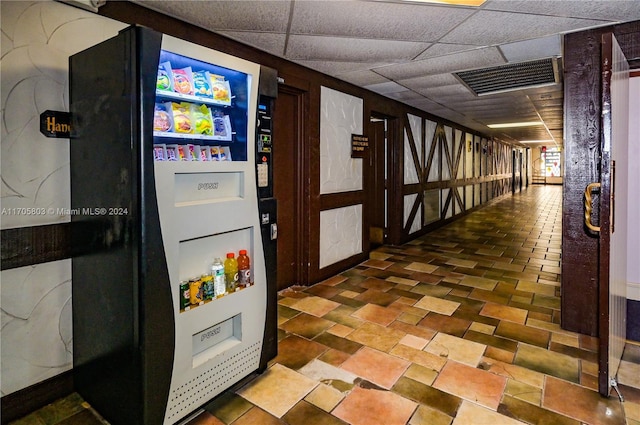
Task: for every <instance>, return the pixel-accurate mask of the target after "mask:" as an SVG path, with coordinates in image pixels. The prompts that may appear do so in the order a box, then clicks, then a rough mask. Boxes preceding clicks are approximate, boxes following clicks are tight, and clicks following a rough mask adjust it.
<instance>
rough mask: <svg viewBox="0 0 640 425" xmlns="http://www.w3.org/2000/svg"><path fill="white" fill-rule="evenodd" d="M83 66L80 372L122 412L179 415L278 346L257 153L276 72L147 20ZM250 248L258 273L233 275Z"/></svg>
mask: <svg viewBox="0 0 640 425" xmlns="http://www.w3.org/2000/svg"><path fill="white" fill-rule="evenodd" d="M69 69H70V71H69V72H70V76H69V77H70V78H69V81H70V109H71V115H72V120H73V121H72V125H73V134H72V138H71V142H70V144H71V149H70V167H71V211H72V217H71V243H72V249H73V260H72V273H73V274H72V278H73V284H72V307H73V371H74V381H75V387H76V389H77V391H78V392H79V393H80V395H81V396H83V397H84V398H85V399H86V400H87V401H88V402H89V403H90V404H91V405H92V406H93V407H94V408H95V409H96V410H97V411H98V412H99V413H100V414H101V415H103V416H104V417H105V419H107V420H108V421H109V422H110V423H112V424H114V425H118V424H126V425H130V424H144V425H157V424H175V423H178V422H180V421H181V420H183V419H184V418H186V417H188V416H189V415H191V414H192V413H193V412H194V411H196V410H198V409H199V408H200V407H201V406H203V405H205V404H206V403H207V402H209V401H210V400H211V399H213V398H214V397H216V396H217V395H219V394H220V393H222V392H223V391H225V390H226V389H229V388H230V387H232V386H234V385H236V384H238V383H239V382H242V381H243V380H246V379H248V378H250V377H251V376H252V375H253V374H254V373H255V372H260V371H262V370H264V369H265V368H266V367H267V362H268V361H269V360H270V359H272V358H273V357H274V356H275V355H276V352H277V323H276V313H275V312H276V292H275V285H276V282H275V281H274V276H275V267H276V263H275V261H273V260H274V258H275V244H274V242H273V241H274V240H275V237H276V236H277V233H276V234H273V233H271V232H272V231H273V232H275V230H272V229H276V227H275V226H276V223H275V200H273V199H272V195H271V196H270V197H268V198H269V199H268V200H267V201H266V203H267V204H268V205H269V208H270V211H271V210H273V213H270V212H269V211H261V209H262V210H264V207H260V206H259V203H262V202H263V199H261V197H260V196H259V194H258V187H259V186H260V187H263V188H264V187H268V186H269V185H270V184H271V182H270V179H269V178H267V180H266V185H265V178H264V176H263V175H259V174H260V173H259V172H258V171H259V170H260V172H264V167H261V166H257V164H262V161H261V160H258V159H256V151H257V150H258V149H259V148H258V146H257V142H258V141H259V137H258V134H257V132H256V123H257V122H259V118H258V117H259V116H261V114H259V113H258V112H259V111H258V108H259V105H263V104H264V103H265V101H266V102H267V103H269V104H270V103H271V100H270V99H273V97H275V95H276V93H277V89H276V91H275V92H274V91H273V87H274V86H277V82H275V81H273V82H269V81H268V80H269V79H274V80H275V78H277V76H276V75H275V73H274V72H273V70H269V69H268V68H264V67H262V68H261V66H260V65H258V64H255V63H251V62H248V61H245V60H242V59H240V58H236V57H233V56H229V55H227V54H223V53H221V52H217V51H215V50H214V49H210V48H207V47H203V46H200V45H196V44H193V43H189V42H186V41H184V40H180V39H177V38H174V37H171V36H168V35H163V34H160V33H157V32H155V31H152V30H150V29H148V28H142V27H137V26H133V27H129V28H127V29H125V30H123V31H122V32H120V33H119V34H118V35H117V36H116V37H114V38H112V39H109V40H107V41H105V42H103V43H100V44H98V45H96V46H94V47H91V48H89V49H87V50H85V51H82V52H80V53H78V54H75V55H73V56H71V57H70V59H69ZM261 69H262V72H261ZM261 108H262V107H261ZM269 145H270V141H269ZM267 172H268V173H269V172H270V170H267ZM260 190H263V189H260ZM262 198H265V196H262ZM265 199H266V198H265ZM265 214H266V215H265ZM263 240H264V241H265V244H263ZM241 250H242V251H246V253H247V255H248V257H249V260H250V267H249V269H247V270H244V272H243V271H242V270H241V272H243V273H240V274H241V275H243V276H249V278H248V279H241V280H240V281H238V280H237V279H236V276H237V274H236V275H234V272H233V271H231V273H229V272H230V270H231V268H229V269H227V270H225V271H226V272H227V273H226V279H225V278H222V279H221V276H219V274H220V273H218V272H217V270H216V269H219V268H220V266H219V265H216V266H214V262H216V259H217V258H219V259H221V262H224V260H225V259H227V257H231V256H233V257H234V258H237V257H238V255H239V253H240V251H241ZM243 253H244V252H243ZM265 258H267V259H268V261H265ZM223 268H224V266H223Z"/></svg>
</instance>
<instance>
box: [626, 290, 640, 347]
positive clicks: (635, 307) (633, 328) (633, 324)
mask: <svg viewBox="0 0 640 425" xmlns="http://www.w3.org/2000/svg"><path fill="white" fill-rule="evenodd" d="M627 339H628V340H631V341H637V342H640V301H636V300H629V299H627Z"/></svg>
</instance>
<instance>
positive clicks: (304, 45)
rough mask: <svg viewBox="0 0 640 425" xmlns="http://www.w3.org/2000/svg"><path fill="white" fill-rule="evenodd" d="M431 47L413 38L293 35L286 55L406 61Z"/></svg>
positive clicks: (342, 59)
mask: <svg viewBox="0 0 640 425" xmlns="http://www.w3.org/2000/svg"><path fill="white" fill-rule="evenodd" d="M427 47H429V44H428V43H416V42H412V41H394V40H370V39H369V40H365V39H358V38H343V37H318V36H310V35H291V36H289V42H288V44H287V52H286V57H287V59H291V60H298V59H301V60H308V59H312V60H329V61H349V62H359V61H361V62H391V61H395V62H397V61H400V62H404V61H409V60H411V59H413V58H414V57H415V56H417V55H418V54H420V52H422V51H424V49H426V48H427Z"/></svg>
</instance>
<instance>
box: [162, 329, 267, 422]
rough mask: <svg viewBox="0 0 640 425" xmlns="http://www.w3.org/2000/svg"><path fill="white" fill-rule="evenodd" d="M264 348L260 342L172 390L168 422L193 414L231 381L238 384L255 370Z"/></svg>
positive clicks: (167, 415)
mask: <svg viewBox="0 0 640 425" xmlns="http://www.w3.org/2000/svg"><path fill="white" fill-rule="evenodd" d="M261 349H262V341H258V342H256V343H254V344H252V345H250V346H248V347H247V348H245V349H244V350H242V351H240V352H238V353H236V354H234V355H233V356H231V357H229V358H228V359H226V360H224V361H222V362H221V363H218V364H217V365H216V366H215V367H213V368H211V369H208V370H205V371H204V372H202V373H201V374H200V375H197V376H195V377H194V378H192V379H190V380H189V381H186V382H185V383H184V384H182V385H181V386H180V387H178V388H176V389H175V390H173V391H172V392H171V395H170V397H169V406H168V409H167V414H166V420H167V421H168V423H174V422H175V421H176V420H179V419H180V418H182V417H184V416H186V415H188V414H190V413H191V412H193V411H194V410H196V409H197V408H199V407H200V406H202V405H203V404H204V403H206V402H208V401H209V400H211V399H212V398H213V397H215V396H216V395H218V394H219V393H221V392H222V391H224V390H225V389H226V388H228V387H229V383H230V382H237V381H239V380H240V379H242V378H244V377H245V376H247V375H248V374H249V373H251V372H253V371H255V370H256V369H257V368H258V364H259V363H260V353H261Z"/></svg>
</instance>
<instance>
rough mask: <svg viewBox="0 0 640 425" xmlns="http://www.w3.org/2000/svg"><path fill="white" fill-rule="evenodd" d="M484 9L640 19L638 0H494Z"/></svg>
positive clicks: (575, 16)
mask: <svg viewBox="0 0 640 425" xmlns="http://www.w3.org/2000/svg"><path fill="white" fill-rule="evenodd" d="M484 9H485V10H503V11H512V12H518V13H534V14H539V15H549V16H564V17H573V18H586V19H602V20H607V21H631V20H636V19H640V6H639V5H638V1H637V0H570V1H549V0H543V1H540V0H537V1H534V0H509V1H503V0H492V1H489V2H487V3H486V4H485V6H484ZM604 23H605V22H603V24H604Z"/></svg>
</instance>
